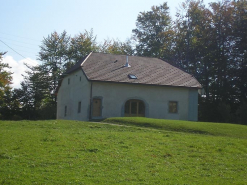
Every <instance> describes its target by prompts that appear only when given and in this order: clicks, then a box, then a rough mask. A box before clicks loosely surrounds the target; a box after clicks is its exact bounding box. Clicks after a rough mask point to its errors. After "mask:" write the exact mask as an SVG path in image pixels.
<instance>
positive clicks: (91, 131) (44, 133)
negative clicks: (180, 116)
mask: <svg viewBox="0 0 247 185" xmlns="http://www.w3.org/2000/svg"><path fill="white" fill-rule="evenodd" d="M105 122H110V123H114V124H115V123H119V124H122V125H123V124H127V125H131V127H129V126H128V127H126V126H119V125H114V124H112V125H110V124H104V123H90V122H79V121H63V120H50V121H0V184H14V185H15V184H224V185H225V184H247V175H246V174H247V126H243V125H233V124H217V123H199V122H198V123H195V122H183V121H170V120H155V119H147V118H124V119H123V118H111V119H107V120H105Z"/></svg>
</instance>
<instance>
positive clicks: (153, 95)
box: [92, 82, 197, 120]
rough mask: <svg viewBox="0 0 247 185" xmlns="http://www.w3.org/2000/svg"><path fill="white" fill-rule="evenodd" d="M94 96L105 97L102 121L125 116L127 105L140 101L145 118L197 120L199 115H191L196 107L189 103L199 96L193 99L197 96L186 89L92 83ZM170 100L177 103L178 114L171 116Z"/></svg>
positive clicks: (103, 98)
mask: <svg viewBox="0 0 247 185" xmlns="http://www.w3.org/2000/svg"><path fill="white" fill-rule="evenodd" d="M191 92H197V91H196V90H194V91H193V90H191ZM92 95H93V97H102V103H103V104H102V118H107V117H122V116H124V105H125V102H126V101H127V100H129V99H139V100H142V101H143V102H144V103H145V106H146V117H150V118H161V119H179V120H188V119H190V120H197V117H196V116H197V112H196V115H195V114H189V113H188V111H189V108H190V109H191V110H196V108H195V107H194V106H195V105H196V104H195V103H189V100H191V99H192V100H194V102H195V98H197V95H196V97H193V95H194V94H193V93H190V90H189V89H187V88H172V87H160V86H147V85H133V84H116V83H104V82H93V88H92ZM169 101H176V102H178V113H169V111H168V104H169ZM196 106H197V105H196ZM189 115H190V117H189Z"/></svg>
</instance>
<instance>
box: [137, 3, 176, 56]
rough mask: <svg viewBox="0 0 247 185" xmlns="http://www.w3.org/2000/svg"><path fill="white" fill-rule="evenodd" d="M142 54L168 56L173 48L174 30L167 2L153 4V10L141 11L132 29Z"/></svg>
mask: <svg viewBox="0 0 247 185" xmlns="http://www.w3.org/2000/svg"><path fill="white" fill-rule="evenodd" d="M132 32H133V34H134V36H133V38H134V39H135V41H136V42H137V44H136V53H137V55H140V56H150V57H158V58H167V56H169V53H170V51H171V49H172V37H173V34H174V33H173V31H172V29H171V18H170V16H169V8H168V6H167V3H163V4H162V5H160V6H152V8H151V11H148V12H141V13H140V14H139V15H138V17H137V21H136V29H133V30H132Z"/></svg>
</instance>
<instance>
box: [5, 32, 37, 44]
mask: <svg viewBox="0 0 247 185" xmlns="http://www.w3.org/2000/svg"><path fill="white" fill-rule="evenodd" d="M0 33H1V34H4V35H10V36H14V37H19V38H23V39H29V40H34V41H39V40H36V39H31V38H27V37H21V36H17V35H12V34H9V33H3V32H0ZM39 42H40V41H39Z"/></svg>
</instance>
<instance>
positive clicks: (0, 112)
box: [0, 52, 12, 119]
mask: <svg viewBox="0 0 247 185" xmlns="http://www.w3.org/2000/svg"><path fill="white" fill-rule="evenodd" d="M5 53H6V52H5ZM5 53H3V52H0V119H9V118H10V116H11V115H10V101H9V100H10V98H11V87H10V84H11V81H12V76H11V74H12V73H11V72H9V71H8V69H10V66H9V65H8V64H7V63H3V58H2V56H3V55H4V54H5Z"/></svg>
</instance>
